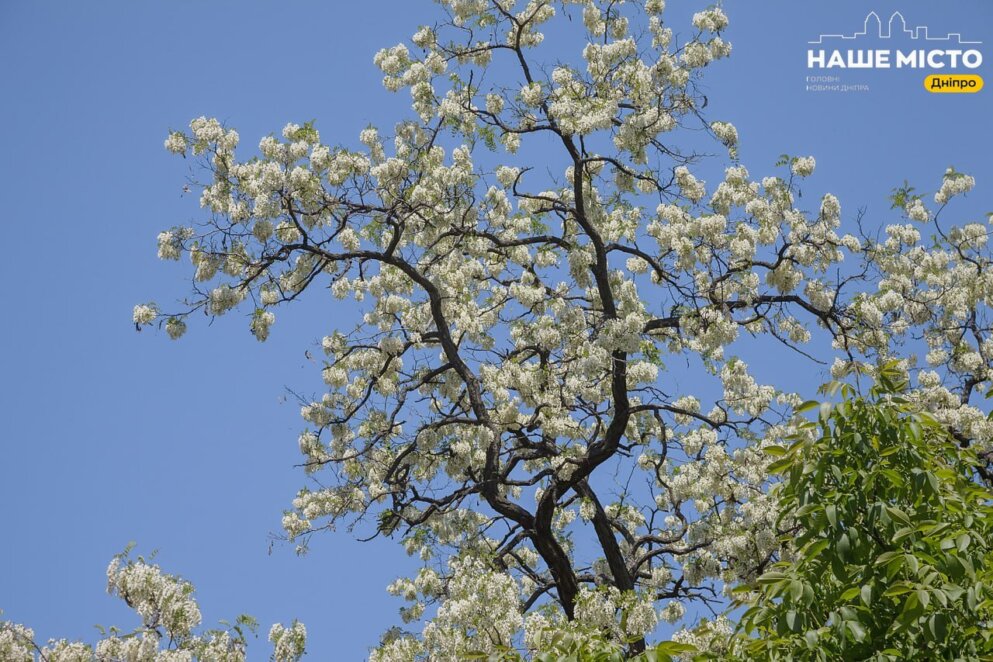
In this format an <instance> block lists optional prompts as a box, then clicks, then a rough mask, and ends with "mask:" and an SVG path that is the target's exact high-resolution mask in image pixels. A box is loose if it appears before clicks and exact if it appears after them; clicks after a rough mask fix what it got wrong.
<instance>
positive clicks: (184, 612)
mask: <svg viewBox="0 0 993 662" xmlns="http://www.w3.org/2000/svg"><path fill="white" fill-rule="evenodd" d="M130 551H131V550H130V548H129V549H128V550H125V551H124V552H123V553H122V554H119V555H117V556H115V557H114V559H113V560H112V561H111V562H110V565H109V566H108V567H107V592H108V593H110V594H112V595H116V596H117V597H119V598H121V599H122V600H124V602H125V603H127V605H128V607H130V608H131V609H133V610H134V611H135V612H136V614H137V615H138V616H139V617H140V618H141V626H140V627H138V628H137V629H135V630H133V631H131V632H122V631H121V630H119V629H117V628H110V629H109V631H102V634H103V635H104V636H103V638H102V639H101V640H100V641H99V642H98V643H97V644H96V646H90V645H89V644H86V643H84V642H80V641H69V640H67V639H58V640H52V641H49V642H48V644H47V645H44V646H42V645H39V644H38V643H36V642H35V639H34V631H33V630H31V629H30V628H28V627H25V626H23V625H18V624H16V623H11V622H8V621H0V660H3V661H4V662H34V661H35V660H41V662H91V661H93V660H98V661H99V662H119V661H120V662H124V661H127V662H192V660H194V659H198V660H203V661H204V662H207V661H209V662H244V660H245V659H246V657H245V655H246V651H247V647H248V635H249V634H251V633H253V632H254V631H255V630H256V628H257V627H258V624H257V623H256V621H255V619H253V618H252V617H250V616H244V615H243V616H239V617H238V618H237V619H236V620H235V622H234V623H233V624H231V623H226V622H224V621H222V622H221V623H222V625H224V626H226V627H224V628H217V629H212V630H207V631H204V632H197V628H198V627H199V626H200V623H201V618H202V617H201V614H200V606H199V605H198V604H197V601H196V599H195V598H194V596H193V585H192V584H190V583H189V582H187V581H186V580H184V579H182V578H181V577H177V576H175V575H170V574H167V573H164V572H162V570H161V569H160V568H159V567H158V566H157V565H155V564H153V563H151V562H150V560H145V559H144V558H142V557H138V558H137V559H131V558H130ZM306 639H307V631H306V629H305V628H304V626H303V624H302V623H298V622H296V621H294V622H293V624H292V625H291V626H290V627H289V628H286V627H283V626H282V625H280V624H278V623H277V624H275V625H273V626H272V628H271V629H270V630H269V641H270V642H272V645H273V653H272V656H271V657H270V659H271V660H273V662H298V660H299V659H300V658H301V657H302V656H303V653H304V647H305V645H306Z"/></svg>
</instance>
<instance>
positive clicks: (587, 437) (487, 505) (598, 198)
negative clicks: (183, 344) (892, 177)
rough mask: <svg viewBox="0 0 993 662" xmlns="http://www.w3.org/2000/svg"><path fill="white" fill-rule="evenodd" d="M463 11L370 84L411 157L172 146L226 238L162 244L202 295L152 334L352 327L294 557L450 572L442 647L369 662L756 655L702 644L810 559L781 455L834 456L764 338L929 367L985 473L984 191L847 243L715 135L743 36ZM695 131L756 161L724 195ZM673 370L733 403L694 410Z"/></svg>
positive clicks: (366, 144) (314, 416) (838, 214)
mask: <svg viewBox="0 0 993 662" xmlns="http://www.w3.org/2000/svg"><path fill="white" fill-rule="evenodd" d="M439 4H440V5H441V9H442V12H441V15H440V16H439V19H438V21H437V22H436V23H434V24H433V25H432V26H430V27H421V28H420V29H419V30H417V32H416V34H414V36H413V38H412V46H407V45H404V44H400V45H397V46H394V47H392V48H387V49H384V50H382V51H380V52H379V53H378V54H377V55H376V58H375V62H376V64H377V65H378V66H379V68H380V69H381V70H382V71H383V74H384V78H383V83H384V85H385V86H386V87H387V88H388V89H389V90H392V91H397V92H399V91H401V90H406V91H408V92H409V94H410V98H411V102H412V109H413V113H412V114H410V115H408V116H407V117H406V118H405V119H402V120H401V121H400V122H399V123H398V124H397V125H396V127H395V129H394V131H393V133H392V135H391V136H389V137H387V136H386V135H384V134H383V133H381V132H380V131H379V130H377V129H376V128H373V127H370V128H367V129H366V130H364V131H363V132H362V133H361V135H360V141H361V143H362V145H363V147H361V148H358V149H349V148H347V147H344V146H337V147H333V146H330V145H328V144H325V143H324V142H322V141H321V138H320V135H319V133H318V131H317V129H316V128H315V127H314V126H313V125H312V124H310V123H308V124H304V125H297V124H289V125H287V126H286V127H285V128H284V130H283V132H282V138H278V137H275V136H268V137H266V138H263V139H262V141H261V143H260V144H259V151H258V154H257V155H253V156H251V157H250V158H248V159H245V158H241V157H239V156H238V154H237V152H236V148H237V146H238V143H239V136H238V134H237V133H236V132H235V131H234V130H231V129H228V128H226V127H224V126H222V125H221V124H220V123H219V122H217V121H216V120H213V119H207V118H199V119H196V120H194V121H193V122H191V124H190V129H189V131H187V132H173V133H171V134H170V135H169V137H168V139H167V140H166V147H167V148H168V149H169V150H170V151H171V152H174V153H176V154H180V155H183V156H190V157H193V158H194V159H196V160H197V161H198V163H200V164H201V166H202V168H203V170H202V172H203V173H205V175H206V179H205V181H204V182H203V184H202V186H201V198H200V200H201V206H202V207H203V208H204V209H205V217H204V220H203V223H202V224H201V225H200V226H198V227H175V228H172V229H171V230H168V231H165V232H162V233H161V234H160V235H159V237H158V242H159V255H160V257H162V258H163V259H170V260H175V259H179V258H180V257H181V256H183V255H184V254H185V255H188V256H189V258H190V259H191V261H192V263H193V265H194V267H195V274H194V285H193V290H192V292H191V294H190V295H189V296H188V298H186V299H185V300H184V301H183V303H182V304H180V305H179V306H178V307H177V308H176V309H175V310H165V309H160V308H159V307H158V306H157V305H155V304H143V305H139V306H137V307H136V308H135V310H134V321H135V324H136V325H138V326H139V327H142V326H147V325H155V324H158V325H161V326H164V328H165V330H166V331H167V332H168V334H169V335H170V336H171V337H173V338H178V337H180V336H181V335H182V334H183V333H184V332H185V330H186V328H187V318H189V317H190V316H191V315H193V314H195V313H204V312H205V313H207V314H208V315H222V314H226V313H229V312H231V311H234V310H238V311H244V312H247V313H248V315H249V320H250V322H249V324H250V328H251V331H252V333H254V334H255V336H256V337H257V338H258V339H259V340H265V339H266V338H267V337H268V336H269V333H270V329H271V327H272V325H273V323H274V321H275V319H276V317H275V316H276V312H275V311H276V310H277V309H278V308H280V307H281V306H284V305H287V304H290V303H292V302H293V301H295V300H297V299H298V298H300V297H301V296H302V295H303V294H304V293H305V292H308V293H311V294H310V296H311V297H314V296H319V295H322V294H321V293H322V292H323V291H325V290H326V291H329V293H330V295H331V296H333V297H334V298H336V299H338V300H345V299H352V300H354V301H355V302H356V304H355V305H356V309H357V310H359V311H360V312H361V323H360V324H359V326H358V327H357V328H356V329H354V330H347V329H331V328H329V329H327V330H322V331H321V333H327V335H326V337H324V338H323V349H324V351H325V353H326V359H325V361H324V366H323V378H324V381H325V382H326V384H327V387H328V389H327V392H326V393H324V394H323V395H321V396H320V397H316V398H314V400H313V401H312V402H307V403H305V405H304V406H303V408H302V414H303V418H304V419H305V420H306V421H307V424H308V425H307V428H306V429H305V430H304V431H303V432H302V434H301V435H300V437H299V445H300V450H301V452H302V453H303V455H304V458H305V468H306V471H307V473H308V474H309V475H310V477H311V482H309V483H308V485H309V486H308V487H305V488H304V489H302V490H301V491H300V493H299V494H298V495H297V497H296V499H295V500H294V501H293V507H292V510H289V511H288V512H287V513H286V515H285V517H284V519H283V526H284V528H285V531H286V535H287V536H288V538H289V539H291V540H294V541H296V542H297V543H298V544H299V545H300V546H301V549H303V548H305V547H306V544H307V540H308V539H309V538H310V537H311V536H312V535H313V534H315V533H316V532H319V531H322V530H330V529H333V528H334V527H335V526H336V525H339V524H343V523H347V524H348V525H350V526H352V525H356V524H358V525H360V526H361V525H363V524H364V525H365V526H366V527H367V528H368V530H369V531H370V532H371V533H373V534H375V535H384V536H391V537H397V538H399V539H400V540H401V541H402V542H403V545H404V546H405V547H406V549H407V551H408V552H409V553H411V554H416V555H418V556H419V557H420V558H421V559H422V560H423V568H422V570H421V571H420V572H419V573H417V575H416V576H415V577H411V578H401V579H398V580H397V581H396V582H395V583H394V584H393V585H392V586H391V587H390V591H391V592H392V593H394V594H397V595H399V596H402V597H403V598H405V599H406V600H408V601H409V602H410V604H409V605H408V606H407V607H405V608H404V609H403V610H402V616H403V618H404V620H405V621H406V622H408V623H416V622H421V623H422V625H421V626H420V629H421V631H420V632H419V633H409V632H406V631H402V630H399V629H395V630H393V631H391V632H390V633H388V635H387V636H386V637H384V639H383V642H382V645H381V646H380V648H378V649H377V650H376V651H375V652H374V653H373V659H376V660H381V661H385V660H410V659H420V658H424V657H430V658H431V659H449V658H454V657H457V656H460V655H465V654H467V653H469V652H471V651H481V652H495V651H500V650H504V649H505V648H507V647H514V646H517V647H524V648H528V649H538V648H541V647H542V646H543V645H544V644H545V643H547V642H548V641H550V637H554V636H556V633H561V632H563V631H567V632H587V631H588V632H593V631H596V632H599V633H601V634H602V633H608V635H609V637H611V638H613V639H614V640H615V641H618V642H621V643H623V644H624V645H626V646H628V651H629V652H630V653H637V652H639V651H642V650H644V648H645V646H646V644H645V637H646V635H648V633H650V632H651V631H652V630H653V629H654V628H655V627H656V625H657V622H658V619H659V618H660V617H661V618H663V619H665V620H667V621H670V622H673V623H681V624H682V625H683V626H684V627H683V629H682V630H680V631H679V632H677V634H676V635H675V638H676V639H677V640H679V641H682V642H687V643H691V644H693V645H695V646H697V647H699V648H701V649H707V648H709V647H718V648H719V647H720V646H721V645H722V642H724V641H726V636H725V635H726V634H728V633H729V632H730V631H731V625H730V623H729V622H728V621H727V620H726V619H724V618H717V619H716V620H711V621H710V622H708V623H706V624H705V625H702V626H701V627H696V626H697V625H699V623H698V618H699V614H700V613H702V612H701V609H698V608H696V606H701V607H708V606H709V607H710V608H711V609H713V610H715V611H720V609H721V608H722V606H723V605H725V604H726V600H725V596H726V592H727V591H728V590H729V589H730V587H732V586H734V585H735V584H737V583H739V582H742V581H751V580H753V579H754V578H755V577H757V576H759V575H760V574H761V573H763V572H764V570H765V569H766V568H767V567H768V566H769V565H770V564H771V563H773V562H775V561H776V560H777V559H778V558H779V557H780V556H781V555H782V554H783V553H784V552H788V551H789V546H790V545H789V536H788V535H787V534H788V533H790V529H789V528H788V527H787V526H786V525H784V524H783V521H782V520H781V518H780V511H779V508H778V505H777V501H776V498H775V497H774V496H773V495H771V494H770V492H769V489H768V487H769V470H768V465H769V463H770V462H772V461H774V460H775V458H774V457H772V456H770V455H769V454H768V453H765V452H763V450H764V448H766V447H768V446H771V445H775V444H776V442H777V440H779V439H781V438H783V437H787V436H791V435H803V434H808V432H805V431H806V430H808V428H806V427H804V426H803V425H802V424H801V423H802V420H803V419H802V418H801V417H800V416H799V415H797V414H796V412H795V411H794V410H795V408H796V407H797V406H798V405H799V404H800V403H801V398H800V397H798V396H797V395H795V394H791V393H786V392H782V391H781V390H778V389H777V388H775V387H774V386H770V385H761V384H759V383H757V382H756V380H755V379H754V378H753V376H752V375H751V373H750V372H749V368H748V366H747V365H746V364H745V362H743V361H742V360H740V359H738V358H736V357H735V356H733V355H732V351H738V348H739V347H743V346H744V342H745V341H746V340H747V339H749V338H757V337H762V336H765V337H767V338H769V339H771V340H772V341H779V342H781V343H782V344H783V346H784V347H785V348H790V349H795V350H796V351H797V352H799V353H801V354H802V353H804V351H803V350H802V349H801V348H800V346H801V345H803V344H804V343H806V342H808V341H809V340H811V338H812V335H813V336H815V337H817V338H818V339H824V340H825V342H827V341H828V340H830V341H831V343H832V347H833V350H834V351H835V352H836V354H837V356H838V358H837V359H836V363H835V366H834V367H833V369H832V370H833V372H834V373H835V374H836V376H841V375H843V374H846V373H847V372H848V371H850V370H851V369H852V368H853V367H857V368H858V370H860V371H861V372H863V373H869V374H871V373H872V371H873V369H874V368H873V366H875V365H877V364H878V363H879V362H880V361H883V360H887V361H888V360H890V359H893V358H898V359H902V362H901V363H899V364H898V365H899V366H900V369H901V370H903V371H904V372H905V373H906V374H907V375H908V376H910V377H912V379H913V382H914V384H915V389H914V390H912V391H910V392H909V393H908V395H907V397H908V398H909V399H910V400H911V401H912V402H914V403H915V405H916V406H918V407H920V408H922V409H925V410H927V411H929V412H931V414H932V415H933V416H934V417H935V419H936V420H938V421H940V422H941V423H942V424H943V425H945V426H947V427H948V429H949V430H950V431H951V434H953V435H954V437H955V438H956V439H957V440H958V441H959V443H961V444H963V445H976V446H978V447H980V448H986V447H987V446H988V444H989V441H990V437H991V434H993V427H991V424H990V422H988V421H987V419H986V416H985V414H984V413H983V411H981V410H980V409H979V408H978V407H977V406H975V404H974V399H975V397H976V394H977V393H981V392H982V389H981V387H982V385H983V384H984V383H985V382H987V380H988V378H989V375H988V372H987V366H988V365H989V362H990V359H991V358H993V341H991V340H990V325H989V321H988V315H987V308H986V306H987V304H988V301H989V298H990V295H991V293H993V276H991V275H990V274H991V273H993V271H991V269H990V257H989V254H988V251H987V250H986V239H987V229H986V227H985V226H984V225H982V224H978V223H974V224H970V225H965V226H964V227H961V228H950V227H948V226H947V225H946V224H945V223H944V221H943V220H942V219H941V216H942V213H943V210H944V209H945V206H946V204H947V203H949V201H950V200H951V198H953V197H954V196H956V195H960V194H964V193H966V192H968V191H969V190H970V189H971V188H972V186H973V184H974V181H973V179H972V178H971V177H969V176H967V175H964V174H962V173H958V172H956V171H954V170H949V171H947V172H946V173H945V175H944V177H943V179H942V181H941V185H940V189H939V191H938V192H937V193H936V194H935V195H934V196H933V204H932V201H931V200H926V199H925V198H924V197H923V196H922V195H919V194H915V192H914V190H913V189H911V188H909V187H905V188H903V189H900V190H898V191H896V192H895V193H894V195H893V200H894V207H895V208H896V210H897V213H899V214H901V215H903V216H904V217H905V219H904V220H902V221H900V222H899V223H897V224H894V225H889V226H887V227H886V230H885V235H884V236H883V237H882V238H875V239H872V238H869V237H866V236H859V237H856V236H853V235H852V234H841V230H840V226H841V223H842V210H841V205H840V203H839V201H838V200H837V199H836V198H835V197H834V196H832V195H830V194H827V195H824V196H823V197H822V199H821V200H820V203H819V204H816V205H814V208H812V209H806V208H804V207H803V206H801V205H800V203H799V199H798V196H797V191H798V184H799V182H800V181H801V180H802V179H803V178H806V177H809V176H810V175H811V174H812V173H813V171H814V167H815V163H814V159H813V158H810V157H803V158H797V157H785V158H784V159H783V161H782V162H781V163H780V166H781V167H782V168H783V170H782V172H780V174H779V175H778V176H776V175H773V176H767V177H765V178H762V179H761V180H756V179H753V178H752V177H751V176H750V174H749V172H748V171H747V170H746V168H745V167H743V166H742V165H740V164H738V163H737V160H736V158H737V155H736V145H737V142H738V134H737V130H736V129H735V128H734V127H733V126H732V125H731V124H729V123H726V122H721V121H708V120H705V119H704V117H703V114H702V109H703V108H704V106H705V105H706V99H705V98H704V97H703V96H702V95H701V94H700V93H699V91H698V89H697V82H698V80H699V77H700V75H701V72H702V71H703V70H704V69H705V68H706V67H707V66H708V65H709V64H710V63H711V62H713V61H715V60H718V59H721V58H724V57H727V56H728V55H729V54H730V52H731V46H730V44H729V43H728V42H727V41H725V40H724V39H723V38H722V36H721V34H722V31H723V30H724V29H725V28H726V27H727V25H728V19H727V17H726V16H725V14H724V13H723V12H722V11H721V10H720V9H718V8H710V9H707V10H705V11H701V12H700V13H698V14H696V15H695V16H694V17H693V20H692V26H686V27H685V29H684V32H685V34H684V35H683V36H682V37H681V38H677V37H675V36H674V33H673V31H672V29H671V28H669V27H667V26H666V25H665V24H664V22H663V19H662V14H663V11H664V4H665V3H664V1H663V0H647V1H645V2H643V3H634V2H624V1H623V0H530V1H529V2H523V1H522V2H517V1H515V0H440V1H439ZM580 16H581V18H582V20H581V21H578V20H576V21H573V20H571V19H572V18H573V17H576V18H578V17H580ZM571 43H578V44H579V45H580V49H581V53H575V54H574V53H572V52H571V51H569V50H568V49H569V47H570V44H571ZM572 55H575V56H574V57H572ZM694 129H697V130H696V131H694ZM700 130H702V132H703V133H706V134H707V135H708V136H710V137H711V138H712V139H714V140H716V141H717V142H718V143H720V144H723V145H724V146H725V147H726V148H727V151H728V158H729V160H730V163H729V165H728V167H727V168H726V170H725V172H724V176H723V179H722V181H719V182H717V183H716V185H712V186H709V187H708V186H707V185H706V183H705V182H704V181H703V180H702V179H701V178H700V176H699V175H700V174H701V172H700V168H702V167H704V166H702V165H701V163H700V158H699V156H698V155H697V154H696V152H695V151H694V149H695V148H694V145H695V144H697V143H699V136H700V134H701V131H700ZM694 141H696V142H694ZM808 199H809V198H808ZM911 222H912V223H911ZM915 224H916V225H915ZM918 228H925V229H927V231H929V232H930V233H932V234H934V238H935V241H934V242H933V245H925V244H922V243H921V230H920V229H918ZM843 259H844V260H845V263H844V265H842V261H843ZM335 305H338V306H342V305H345V304H343V303H340V304H335ZM812 330H813V332H812ZM924 345H926V349H925V351H926V352H927V357H926V363H927V364H928V365H924V364H923V363H920V362H919V361H918V360H917V358H916V355H915V354H914V352H915V351H916V349H917V347H918V346H920V347H924ZM784 351H789V350H788V349H784ZM679 364H684V365H686V366H689V368H688V369H689V370H692V371H693V372H694V374H695V375H697V376H696V377H695V378H694V383H699V384H703V383H705V382H706V380H707V379H712V380H713V381H714V385H715V388H714V389H710V390H708V389H707V388H703V387H701V389H700V391H699V392H696V393H688V392H680V391H678V390H676V388H675V384H676V383H677V380H678V378H679V371H678V370H675V369H673V367H672V366H676V365H679ZM711 392H713V394H711V395H707V394H708V393H711ZM980 469H982V470H985V469H983V468H982V467H980ZM429 606H431V610H430V611H428V607H429ZM688 607H692V609H690V610H689V611H687V608H688Z"/></svg>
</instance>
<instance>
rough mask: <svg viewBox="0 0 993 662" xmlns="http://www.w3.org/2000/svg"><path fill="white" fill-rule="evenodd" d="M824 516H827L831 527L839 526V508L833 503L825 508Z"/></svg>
mask: <svg viewBox="0 0 993 662" xmlns="http://www.w3.org/2000/svg"><path fill="white" fill-rule="evenodd" d="M824 514H825V515H826V516H827V520H828V522H830V523H831V526H835V527H836V526H838V507H837V506H835V505H834V504H833V503H831V504H828V505H827V506H826V507H825V508H824Z"/></svg>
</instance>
